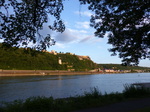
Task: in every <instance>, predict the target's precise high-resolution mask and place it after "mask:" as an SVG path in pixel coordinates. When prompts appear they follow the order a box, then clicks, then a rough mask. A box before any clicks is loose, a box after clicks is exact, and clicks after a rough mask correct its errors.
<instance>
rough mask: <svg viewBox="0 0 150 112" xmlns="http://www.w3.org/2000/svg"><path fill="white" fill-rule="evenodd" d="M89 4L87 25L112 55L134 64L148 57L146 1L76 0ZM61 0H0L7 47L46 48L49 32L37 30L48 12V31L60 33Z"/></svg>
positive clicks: (1, 29) (149, 14)
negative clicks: (104, 43)
mask: <svg viewBox="0 0 150 112" xmlns="http://www.w3.org/2000/svg"><path fill="white" fill-rule="evenodd" d="M79 1H80V2H81V4H89V10H92V11H93V12H94V15H92V17H91V26H92V27H94V28H95V29H96V32H95V35H96V36H98V37H104V36H106V34H107V37H108V43H109V44H112V46H113V48H111V49H110V51H111V52H113V54H112V55H116V54H119V57H120V58H122V62H123V64H124V65H130V64H135V65H138V63H139V60H140V59H146V58H149V59H150V7H149V4H150V2H149V0H79ZM62 10H63V3H62V0H0V39H3V40H4V42H3V44H6V45H9V46H19V45H22V46H25V47H26V46H27V45H28V44H29V43H30V42H32V43H34V44H35V45H37V46H36V48H38V49H40V50H42V49H46V47H49V46H51V45H53V44H54V43H55V41H54V40H53V39H51V36H50V34H48V35H47V36H46V37H43V36H42V35H41V34H40V30H41V29H43V24H44V23H47V22H48V16H49V15H51V16H53V17H51V21H53V24H52V25H50V26H49V28H50V29H51V30H55V31H58V32H63V31H64V29H65V26H64V24H63V22H62V20H61V18H60V13H61V11H62Z"/></svg>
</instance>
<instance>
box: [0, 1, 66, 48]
mask: <svg viewBox="0 0 150 112" xmlns="http://www.w3.org/2000/svg"><path fill="white" fill-rule="evenodd" d="M62 10H63V3H62V0H0V39H3V41H4V42H3V44H5V45H9V46H17V47H18V46H20V45H21V46H24V47H27V46H28V44H29V43H33V44H34V45H35V46H36V48H37V49H39V50H43V49H46V47H49V46H51V45H54V44H55V41H54V40H53V39H52V38H51V36H50V34H48V35H47V36H46V37H43V35H41V34H40V30H42V29H43V24H45V23H47V22H48V16H49V15H51V17H52V16H53V17H52V18H51V21H52V20H53V24H52V25H49V28H50V29H51V30H55V31H58V32H63V31H64V29H65V26H64V24H63V21H62V20H61V18H60V13H61V11H62Z"/></svg>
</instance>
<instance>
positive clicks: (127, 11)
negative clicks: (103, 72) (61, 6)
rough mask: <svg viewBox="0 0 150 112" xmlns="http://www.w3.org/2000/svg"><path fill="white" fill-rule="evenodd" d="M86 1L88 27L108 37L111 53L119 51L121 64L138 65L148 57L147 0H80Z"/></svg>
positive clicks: (149, 25)
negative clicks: (87, 5)
mask: <svg viewBox="0 0 150 112" xmlns="http://www.w3.org/2000/svg"><path fill="white" fill-rule="evenodd" d="M80 2H81V4H89V7H88V8H89V10H92V11H93V12H94V14H93V15H92V16H91V20H90V21H91V24H90V25H91V26H92V27H94V28H95V29H96V32H95V35H96V36H98V37H104V36H107V37H108V43H109V44H112V46H113V48H111V49H110V51H111V52H113V54H112V55H116V54H117V53H118V54H119V57H120V58H122V62H123V64H124V65H132V64H133V65H138V63H139V60H140V59H146V58H148V59H150V7H149V3H150V2H149V0H80Z"/></svg>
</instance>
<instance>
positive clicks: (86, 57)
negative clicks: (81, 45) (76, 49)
mask: <svg viewBox="0 0 150 112" xmlns="http://www.w3.org/2000/svg"><path fill="white" fill-rule="evenodd" d="M77 57H78V58H79V60H83V59H88V60H91V59H90V57H89V56H79V55H77Z"/></svg>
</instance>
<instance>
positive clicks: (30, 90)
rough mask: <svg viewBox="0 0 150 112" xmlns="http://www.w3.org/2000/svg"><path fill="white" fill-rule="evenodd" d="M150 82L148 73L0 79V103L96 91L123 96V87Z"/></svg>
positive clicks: (62, 96) (61, 96)
mask: <svg viewBox="0 0 150 112" xmlns="http://www.w3.org/2000/svg"><path fill="white" fill-rule="evenodd" d="M135 82H150V73H135V74H95V75H66V76H65V75H62V76H61V75H59V76H28V77H27V76H26V77H0V101H12V100H15V99H26V98H28V97H31V96H46V97H50V96H53V97H54V98H64V97H69V96H75V95H82V94H84V92H85V91H87V92H88V91H90V90H91V88H93V87H96V88H98V89H99V90H100V91H101V92H102V93H105V92H107V93H111V92H122V90H123V89H124V87H123V85H124V84H131V83H135Z"/></svg>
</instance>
